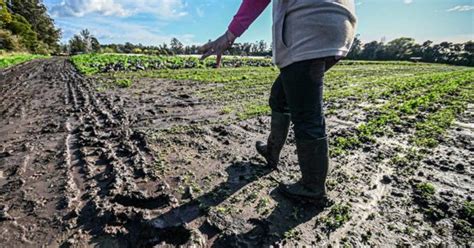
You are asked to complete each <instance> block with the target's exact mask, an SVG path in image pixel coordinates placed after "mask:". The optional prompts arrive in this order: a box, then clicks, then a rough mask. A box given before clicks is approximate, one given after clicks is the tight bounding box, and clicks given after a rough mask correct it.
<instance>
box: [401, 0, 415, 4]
mask: <svg viewBox="0 0 474 248" xmlns="http://www.w3.org/2000/svg"><path fill="white" fill-rule="evenodd" d="M403 3H405V4H411V3H413V0H403Z"/></svg>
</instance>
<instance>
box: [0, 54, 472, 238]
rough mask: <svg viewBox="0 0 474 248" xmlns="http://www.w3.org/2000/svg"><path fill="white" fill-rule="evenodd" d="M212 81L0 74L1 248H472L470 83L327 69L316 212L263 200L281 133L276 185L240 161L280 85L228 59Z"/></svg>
mask: <svg viewBox="0 0 474 248" xmlns="http://www.w3.org/2000/svg"><path fill="white" fill-rule="evenodd" d="M214 67H215V61H214V60H212V59H207V60H205V61H199V60H198V59H197V58H195V57H161V56H145V55H139V56H138V55H137V56H129V55H116V54H98V55H78V56H74V57H72V58H70V59H67V58H50V59H47V60H34V61H31V62H27V63H24V64H21V65H19V66H13V67H9V68H7V69H3V70H0V75H1V78H2V79H1V80H0V92H1V95H2V98H1V100H0V101H2V104H1V109H0V113H2V114H1V116H2V118H0V123H1V125H0V126H1V129H0V134H1V135H0V137H1V138H0V139H1V143H0V144H1V146H0V187H1V189H0V199H1V202H2V203H1V204H2V205H1V206H0V207H1V209H0V230H8V232H3V233H5V235H2V237H0V244H2V243H9V244H17V245H19V246H21V245H24V244H34V241H35V240H47V241H45V243H43V244H44V245H70V246H85V245H101V246H120V245H124V246H127V245H130V246H131V245H137V246H144V247H149V246H153V245H157V244H170V245H191V244H195V245H198V246H200V245H202V246H211V245H213V246H216V247H241V246H250V247H261V246H269V245H281V246H290V247H292V246H294V245H295V244H303V245H308V246H327V245H329V244H331V245H336V246H337V245H340V246H351V245H352V246H361V245H366V246H367V245H368V246H386V245H388V246H397V245H398V246H410V245H414V246H419V245H448V246H456V245H461V246H463V245H468V244H470V242H472V236H473V232H474V229H473V224H474V223H473V218H474V217H473V204H474V203H473V202H472V198H471V195H472V190H473V185H472V176H473V175H472V167H471V165H472V163H473V160H472V148H473V140H474V139H473V136H474V135H473V106H474V105H473V99H474V95H473V94H474V89H473V87H474V84H473V81H474V69H472V68H468V67H459V66H448V65H443V64H427V63H410V62H380V61H379V62H373V61H342V62H340V63H339V64H338V65H336V66H335V67H334V68H333V69H331V71H330V72H329V73H328V74H327V75H326V77H325V92H324V97H325V111H326V115H327V126H328V133H329V137H330V154H331V163H332V171H331V174H330V177H329V180H328V185H327V186H328V189H329V195H330V197H331V198H332V199H333V200H334V204H333V205H332V206H330V207H328V208H325V209H318V208H314V207H313V206H310V205H308V204H304V203H298V202H296V203H295V202H292V201H290V200H288V199H286V198H284V197H283V196H281V195H280V194H279V193H278V192H277V191H275V190H274V189H275V187H276V186H277V185H278V182H281V181H292V180H297V179H298V178H299V172H298V165H297V158H296V155H295V146H294V143H295V140H294V135H293V133H290V137H289V139H288V141H287V145H286V147H285V148H284V151H283V157H282V163H281V165H280V170H279V171H270V170H268V169H267V168H266V167H265V166H264V161H263V159H262V158H260V157H259V156H257V154H256V151H255V150H254V148H253V146H254V143H255V141H256V140H264V139H265V138H266V136H267V135H268V132H269V121H270V118H269V113H270V109H269V107H268V94H269V91H270V88H271V84H272V82H273V81H274V80H275V78H276V77H277V75H278V69H276V68H275V67H274V66H273V65H272V63H271V60H269V59H266V58H259V59H255V58H246V59H241V58H237V57H226V58H224V63H223V67H222V68H219V69H215V68H214ZM7 193H8V194H7ZM18 237H21V238H20V239H18ZM15 242H18V243H15ZM28 242H30V243H28Z"/></svg>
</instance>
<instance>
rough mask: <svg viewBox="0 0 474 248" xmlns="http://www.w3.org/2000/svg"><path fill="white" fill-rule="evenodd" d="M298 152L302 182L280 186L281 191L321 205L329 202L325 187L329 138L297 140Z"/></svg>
mask: <svg viewBox="0 0 474 248" xmlns="http://www.w3.org/2000/svg"><path fill="white" fill-rule="evenodd" d="M296 150H297V153H298V160H299V165H300V169H301V175H302V177H301V180H300V181H298V182H297V183H295V184H290V185H286V184H282V185H280V191H281V192H282V193H283V194H284V195H286V196H289V197H296V198H302V199H305V200H310V201H315V202H319V203H324V202H327V200H328V199H327V196H326V185H325V184H326V178H327V175H328V171H329V152H328V140H327V138H326V137H325V138H321V139H317V140H296Z"/></svg>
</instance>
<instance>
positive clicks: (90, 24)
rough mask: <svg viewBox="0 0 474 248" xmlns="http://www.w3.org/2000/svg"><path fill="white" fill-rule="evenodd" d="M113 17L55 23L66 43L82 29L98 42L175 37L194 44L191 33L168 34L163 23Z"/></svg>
mask: <svg viewBox="0 0 474 248" xmlns="http://www.w3.org/2000/svg"><path fill="white" fill-rule="evenodd" d="M120 20H121V19H117V18H114V17H103V16H91V17H90V18H83V19H81V21H80V22H77V21H76V20H75V19H69V18H66V19H61V20H58V21H57V24H58V25H59V26H60V27H61V29H62V31H63V38H62V40H61V41H62V42H63V43H67V42H68V40H69V39H70V38H71V37H72V36H73V35H74V34H77V33H79V32H80V31H81V30H82V29H84V28H88V29H89V31H90V32H91V33H92V34H93V35H94V36H95V37H97V38H98V39H99V42H100V43H103V44H109V43H122V44H123V43H124V42H131V43H134V44H138V43H142V44H144V45H159V44H162V43H164V42H166V43H169V42H170V40H171V38H173V37H176V38H178V39H179V40H180V41H181V42H183V43H184V44H195V43H196V42H195V41H194V38H195V37H194V35H192V34H172V33H171V34H169V33H163V32H161V31H160V30H162V27H163V26H164V25H166V24H164V23H152V24H136V23H133V22H123V21H120Z"/></svg>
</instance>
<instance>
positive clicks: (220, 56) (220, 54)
mask: <svg viewBox="0 0 474 248" xmlns="http://www.w3.org/2000/svg"><path fill="white" fill-rule="evenodd" d="M221 59H222V53H218V54H217V57H216V68H219V67H221Z"/></svg>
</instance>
